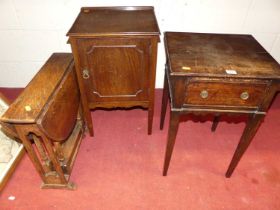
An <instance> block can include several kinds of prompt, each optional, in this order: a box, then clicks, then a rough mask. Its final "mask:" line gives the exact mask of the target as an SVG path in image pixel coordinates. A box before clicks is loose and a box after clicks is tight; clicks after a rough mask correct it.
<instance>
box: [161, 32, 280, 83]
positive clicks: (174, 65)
mask: <svg viewBox="0 0 280 210" xmlns="http://www.w3.org/2000/svg"><path fill="white" fill-rule="evenodd" d="M164 41H165V49H166V55H167V60H168V65H169V70H170V74H172V75H183V76H211V77H234V78H256V79H280V65H279V64H278V63H277V62H276V61H275V60H274V59H273V57H272V56H271V55H270V54H269V53H268V52H267V51H266V50H265V49H264V48H263V47H262V46H261V45H260V44H259V43H258V42H257V41H256V40H255V39H254V37H253V36H251V35H236V34H206V33H205V34H203V33H185V32H166V33H165V38H164Z"/></svg>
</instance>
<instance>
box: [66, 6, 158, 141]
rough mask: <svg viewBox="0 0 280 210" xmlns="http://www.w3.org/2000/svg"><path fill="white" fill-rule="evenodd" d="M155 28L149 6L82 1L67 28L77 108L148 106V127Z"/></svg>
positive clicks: (86, 110)
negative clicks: (86, 3) (78, 98)
mask: <svg viewBox="0 0 280 210" xmlns="http://www.w3.org/2000/svg"><path fill="white" fill-rule="evenodd" d="M159 34H160V31H159V28H158V24H157V20H156V17H155V14H154V9H153V7H84V8H81V11H80V13H79V15H78V17H77V19H76V20H75V22H74V24H73V25H72V27H71V29H70V30H69V32H68V33H67V35H68V36H69V43H70V44H71V47H72V52H73V55H74V60H75V66H76V72H77V77H78V83H79V87H80V92H81V100H82V105H83V112H84V116H85V120H86V124H87V127H88V129H89V132H90V134H91V136H93V126H92V120H91V115H90V109H95V108H115V107H122V108H128V107H135V106H140V107H143V108H146V109H148V134H151V133H152V123H153V114H154V89H155V75H156V60H157V43H158V42H159Z"/></svg>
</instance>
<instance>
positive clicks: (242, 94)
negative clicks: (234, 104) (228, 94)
mask: <svg viewBox="0 0 280 210" xmlns="http://www.w3.org/2000/svg"><path fill="white" fill-rule="evenodd" d="M240 98H241V99H242V100H247V99H248V98H249V93H248V92H247V91H244V92H242V93H241V94H240Z"/></svg>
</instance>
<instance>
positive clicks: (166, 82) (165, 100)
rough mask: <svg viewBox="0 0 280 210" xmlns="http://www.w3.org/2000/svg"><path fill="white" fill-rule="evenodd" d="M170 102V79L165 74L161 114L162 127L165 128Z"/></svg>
mask: <svg viewBox="0 0 280 210" xmlns="http://www.w3.org/2000/svg"><path fill="white" fill-rule="evenodd" d="M167 102H168V81H167V77H166V75H165V76H164V86H163V94H162V104H161V115H160V129H161V130H162V129H163V125H164V120H165V115H166V107H167Z"/></svg>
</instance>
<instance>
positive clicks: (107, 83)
mask: <svg viewBox="0 0 280 210" xmlns="http://www.w3.org/2000/svg"><path fill="white" fill-rule="evenodd" d="M149 46H150V41H149V40H148V39H133V38H131V39H129V38H110V39H108V38H107V39H106V38H104V39H79V40H78V50H79V56H80V62H81V69H80V71H81V72H80V74H81V75H82V77H83V81H84V84H85V87H86V92H87V93H86V94H87V97H88V100H89V101H90V102H109V101H131V100H135V101H137V100H147V99H148V86H149Z"/></svg>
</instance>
